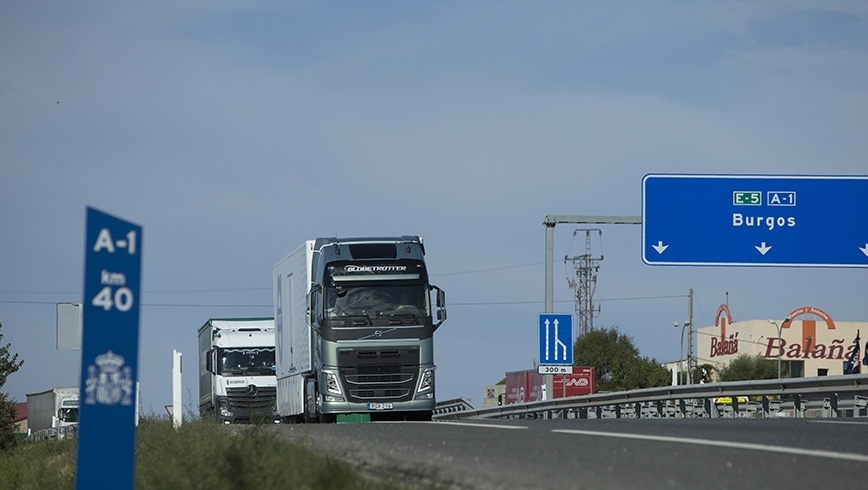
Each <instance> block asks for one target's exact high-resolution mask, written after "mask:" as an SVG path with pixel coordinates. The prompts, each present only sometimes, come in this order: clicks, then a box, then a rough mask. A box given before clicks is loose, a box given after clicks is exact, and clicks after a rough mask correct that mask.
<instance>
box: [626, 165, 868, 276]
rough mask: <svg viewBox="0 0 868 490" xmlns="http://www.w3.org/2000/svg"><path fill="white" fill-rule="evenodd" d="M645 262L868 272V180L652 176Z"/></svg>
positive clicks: (645, 185)
mask: <svg viewBox="0 0 868 490" xmlns="http://www.w3.org/2000/svg"><path fill="white" fill-rule="evenodd" d="M642 260H643V261H644V262H645V263H646V264H648V265H727V266H728V265H740V266H780V267H868V177H866V176H801V175H796V176H785V175H783V176H773V175H691V174H687V175H677V174H649V175H646V176H645V178H644V179H642Z"/></svg>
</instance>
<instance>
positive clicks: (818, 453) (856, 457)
mask: <svg viewBox="0 0 868 490" xmlns="http://www.w3.org/2000/svg"><path fill="white" fill-rule="evenodd" d="M552 432H560V433H563V434H578V435H583V436H598V437H620V438H622V439H642V440H646V441H660V442H675V443H680V444H697V445H700V446H718V447H728V448H734V449H752V450H754V451H767V452H771V453H783V454H795V455H798V456H814V457H817V458H829V459H842V460H846V461H858V462H860V463H868V455H864V454H855V453H839V452H835V451H823V450H820V449H800V448H794V447H783V446H769V445H766V444H751V443H748V442H729V441H712V440H710V439H684V438H680V437H666V436H647V435H643V434H618V433H614V432H596V431H589V430H552Z"/></svg>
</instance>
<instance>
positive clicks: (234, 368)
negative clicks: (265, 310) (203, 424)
mask: <svg viewBox="0 0 868 490" xmlns="http://www.w3.org/2000/svg"><path fill="white" fill-rule="evenodd" d="M275 392H276V377H275V374H274V319H272V318H212V319H210V320H208V321H207V322H205V324H204V325H202V327H201V328H199V414H200V415H201V416H202V418H206V417H210V418H212V419H214V420H217V421H218V422H220V423H223V424H236V423H251V422H256V421H266V420H268V421H274V420H276V417H275V410H274V408H275V407H274V402H275V396H276V394H275Z"/></svg>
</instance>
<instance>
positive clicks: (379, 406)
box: [368, 403, 392, 410]
mask: <svg viewBox="0 0 868 490" xmlns="http://www.w3.org/2000/svg"><path fill="white" fill-rule="evenodd" d="M391 409H392V404H391V403H368V410H391Z"/></svg>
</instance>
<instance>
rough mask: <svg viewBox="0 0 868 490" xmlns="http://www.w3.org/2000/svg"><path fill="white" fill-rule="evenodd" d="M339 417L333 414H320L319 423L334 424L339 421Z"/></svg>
mask: <svg viewBox="0 0 868 490" xmlns="http://www.w3.org/2000/svg"><path fill="white" fill-rule="evenodd" d="M337 419H338V416H337V415H335V414H333V413H321V414H319V423H321V424H333V423H335V421H337Z"/></svg>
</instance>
